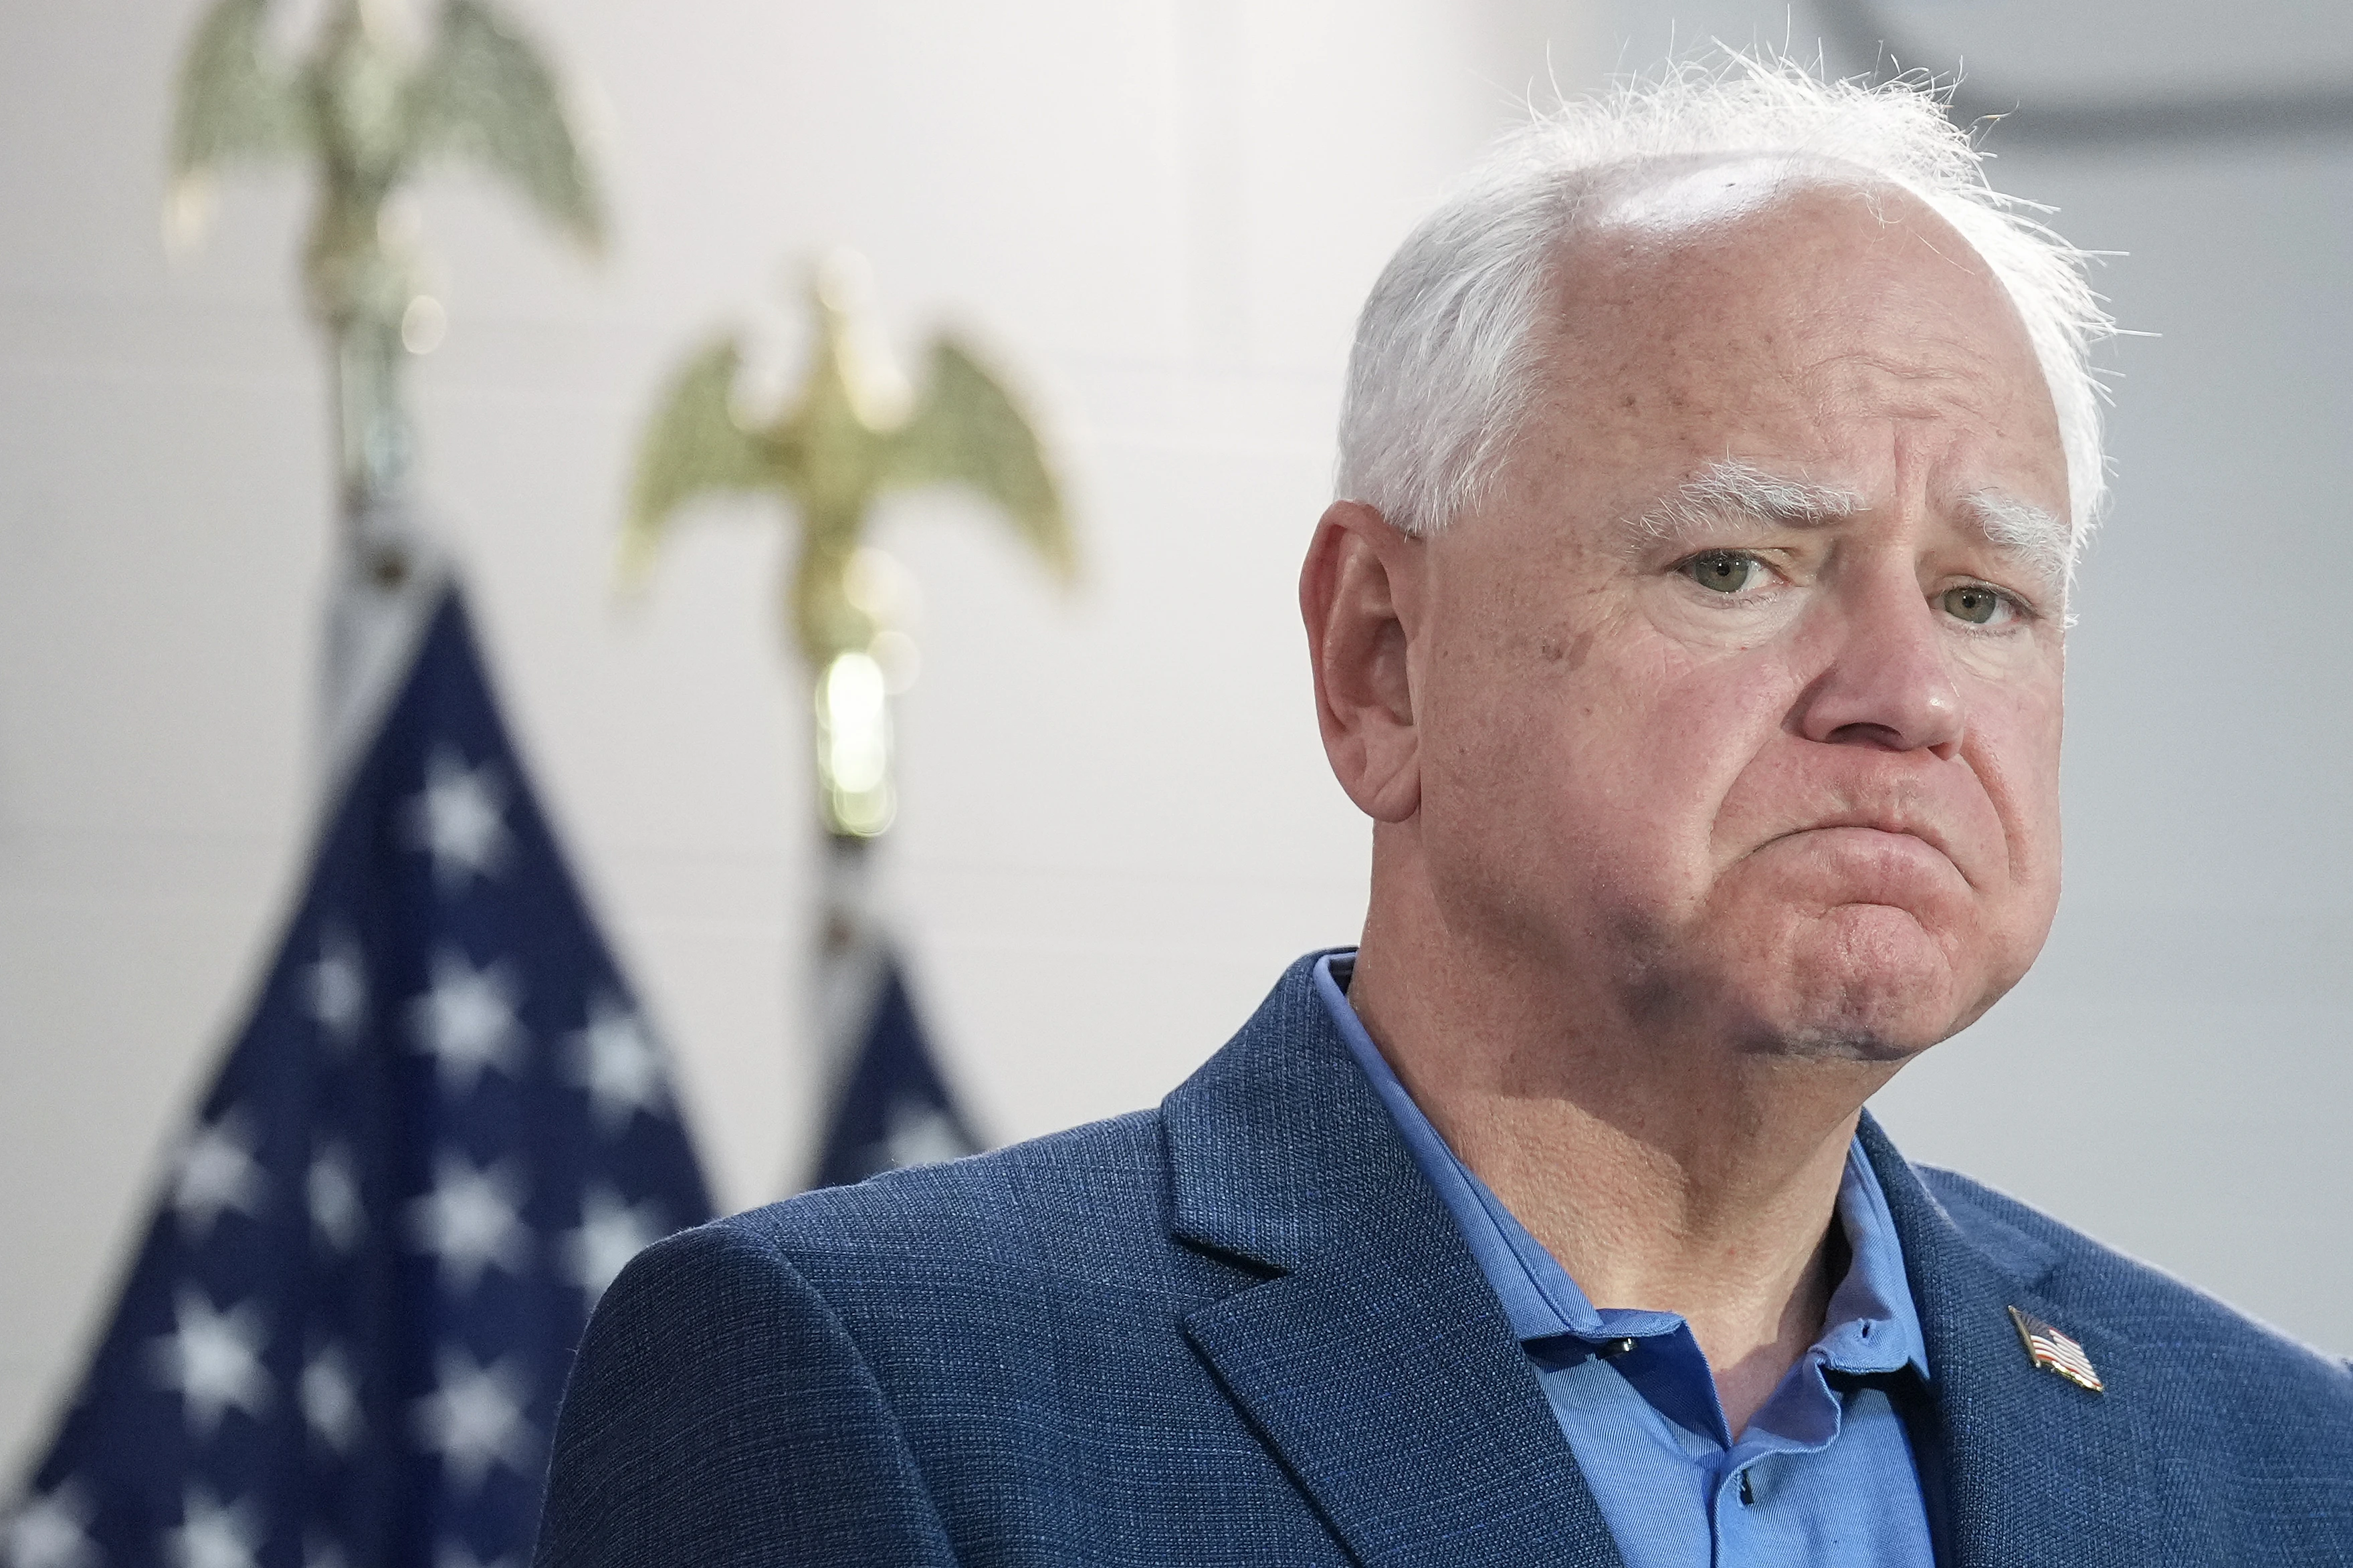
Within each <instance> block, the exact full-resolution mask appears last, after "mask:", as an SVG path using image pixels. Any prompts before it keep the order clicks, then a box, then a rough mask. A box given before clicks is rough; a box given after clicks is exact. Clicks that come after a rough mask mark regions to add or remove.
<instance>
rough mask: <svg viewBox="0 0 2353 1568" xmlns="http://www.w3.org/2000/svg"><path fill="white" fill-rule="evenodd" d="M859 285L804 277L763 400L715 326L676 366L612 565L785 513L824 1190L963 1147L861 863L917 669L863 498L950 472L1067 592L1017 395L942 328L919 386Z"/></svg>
mask: <svg viewBox="0 0 2353 1568" xmlns="http://www.w3.org/2000/svg"><path fill="white" fill-rule="evenodd" d="M808 302H809V307H810V310H811V313H812V315H813V316H814V317H815V325H816V329H817V330H816V331H815V332H814V333H813V334H812V339H813V342H812V350H811V353H810V354H809V363H808V369H807V374H806V376H805V377H804V379H803V382H802V384H801V387H800V389H799V392H798V394H797V395H796V396H795V397H793V398H791V399H790V400H787V401H786V402H784V403H783V404H782V405H780V406H776V407H774V408H766V409H764V408H758V407H754V406H753V405H752V400H751V399H750V398H748V397H747V396H746V392H747V390H748V389H747V388H746V387H745V386H744V385H742V384H739V383H741V382H742V381H743V379H744V378H743V376H742V374H741V373H742V371H743V367H744V346H743V344H742V342H740V341H738V340H737V339H735V338H733V337H732V336H723V337H721V338H719V339H716V340H714V341H712V342H705V343H704V344H702V346H701V347H699V348H698V349H696V350H695V351H694V352H693V353H691V354H690V355H689V356H688V357H687V358H686V359H685V360H684V361H683V362H682V363H681V364H680V366H679V367H678V369H677V370H676V371H674V372H673V373H672V375H671V377H670V384H669V385H668V386H667V387H666V388H665V389H664V391H663V393H662V395H661V396H660V398H659V400H658V401H657V403H656V405H655V408H654V412H653V415H652V417H651V418H650V419H649V421H648V422H647V425H646V429H645V434H644V436H643V437H642V438H641V441H640V443H639V447H638V463H637V469H636V474H635V477H634V479H633V480H632V484H631V491H630V500H629V517H628V529H627V532H626V535H625V538H624V542H623V557H622V566H623V572H624V574H625V575H635V574H641V573H643V572H644V571H645V570H647V569H648V568H649V564H650V563H651V561H652V559H653V557H654V555H655V553H656V552H657V551H658V550H659V546H660V544H661V542H662V541H663V539H664V538H665V537H666V536H667V534H668V531H669V530H670V526H671V524H672V522H673V521H674V520H675V519H676V517H677V516H678V515H679V514H680V513H681V512H682V511H683V510H685V509H686V508H687V507H688V504H689V503H690V502H691V501H693V500H697V499H698V498H700V497H702V496H704V495H707V494H711V493H713V492H719V493H742V492H744V491H754V492H765V493H766V494H769V495H771V496H773V497H775V498H776V500H780V501H782V502H784V503H786V508H787V509H788V510H787V515H788V516H789V517H791V518H792V520H793V521H794V522H795V523H796V524H797V549H795V550H794V551H793V552H791V555H790V562H791V564H790V567H789V575H788V580H787V582H786V587H785V592H784V594H783V595H782V603H783V606H784V610H785V620H786V628H785V629H786V640H787V643H788V646H789V647H791V648H792V649H793V650H794V651H795V652H796V653H797V655H798V660H797V662H798V665H799V674H800V676H801V679H802V680H804V681H806V682H807V686H806V688H805V689H807V692H808V694H809V710H808V712H809V720H810V736H811V752H812V758H811V761H812V763H813V770H812V771H813V778H814V783H815V784H816V795H817V817H818V821H817V826H818V831H819V834H820V838H821V842H822V844H823V846H824V847H823V849H822V850H821V851H820V853H819V857H818V875H817V887H816V889H814V891H815V894H816V898H815V906H816V915H817V922H816V931H817V941H816V943H815V952H814V960H815V976H814V979H815V984H813V985H812V986H811V988H810V989H811V993H812V995H811V1001H810V1005H809V1013H810V1016H811V1018H812V1023H813V1026H814V1034H815V1037H816V1049H815V1052H814V1054H815V1056H816V1058H817V1065H818V1079H819V1082H820V1083H821V1084H822V1086H823V1093H824V1095H825V1098H826V1102H827V1103H828V1105H829V1106H830V1107H831V1110H830V1125H829V1131H828V1136H827V1138H826V1140H825V1149H824V1152H822V1153H821V1155H820V1158H819V1162H818V1181H819V1183H820V1184H826V1183H832V1182H837V1181H842V1180H851V1181H854V1180H857V1179H859V1178H860V1177H861V1176H864V1175H868V1174H871V1173H873V1172H874V1171H877V1170H881V1169H888V1168H890V1167H892V1166H893V1165H902V1164H907V1163H916V1157H917V1156H918V1155H921V1156H922V1157H923V1158H925V1159H933V1158H941V1157H944V1154H945V1153H946V1152H969V1150H970V1148H971V1146H972V1144H973V1139H972V1136H971V1132H970V1130H969V1127H968V1125H967V1124H966V1123H965V1120H964V1118H963V1117H962V1116H961V1114H960V1113H958V1112H957V1111H956V1110H955V1108H954V1106H953V1105H952V1104H951V1103H950V1101H949V1099H948V1096H947V1093H946V1090H945V1087H944V1083H943V1081H942V1079H941V1076H940V1074H939V1072H938V1070H937V1068H936V1066H935V1065H934V1063H933V1061H932V1059H931V1053H930V1050H929V1047H928V1046H927V1045H926V1044H925V1043H924V1041H923V1035H922V1032H921V1030H920V1027H919V1026H918V1025H917V1024H916V1022H915V1018H914V1015H913V1005H912V1003H911V1002H910V1000H909V998H908V995H907V986H906V982H905V976H904V975H903V974H902V973H901V971H900V968H899V965H898V963H897V961H896V959H895V957H894V955H893V953H892V945H891V942H890V940H889V937H888V932H887V925H888V922H887V921H884V920H883V919H882V917H881V913H880V912H879V911H878V910H877V909H876V907H875V905H876V899H877V888H876V881H877V879H876V873H875V861H876V858H877V856H878V852H879V847H880V843H881V839H882V838H883V837H884V836H885V835H886V834H887V833H888V832H889V831H890V828H891V825H892V821H893V820H894V818H895V817H896V816H897V813H898V808H899V796H898V792H897V784H896V780H895V778H894V776H893V754H892V753H893V750H894V742H893V736H892V706H891V705H892V697H893V695H894V694H895V693H896V692H898V691H900V690H902V689H904V688H905V686H906V685H907V683H908V682H909V681H910V680H912V679H913V671H914V663H915V647H914V642H913V637H912V636H911V635H910V632H909V625H910V623H911V621H912V618H913V617H912V616H911V615H910V614H909V611H908V600H909V599H910V597H911V596H912V595H911V589H910V585H909V584H908V583H907V581H906V575H905V574H904V573H903V572H902V571H901V570H900V569H899V568H898V567H897V566H896V565H895V564H894V563H892V561H891V559H890V558H889V557H888V556H886V555H884V554H882V553H881V552H880V551H878V550H876V549H874V548H873V547H872V546H871V545H870V544H868V543H867V542H866V534H867V531H868V527H869V524H870V522H871V519H872V516H873V512H874V510H875V506H876V503H877V502H878V501H880V500H881V499H882V497H883V496H885V495H886V494H888V493H889V492H891V491H892V490H896V489H912V488H918V487H923V486H927V485H937V484H954V485H959V486H962V487H964V488H965V489H967V490H969V491H972V492H975V493H976V495H977V496H978V497H979V499H981V500H984V501H987V502H988V503H989V504H990V506H991V507H992V509H993V510H996V511H997V512H998V513H999V514H1001V515H1002V516H1003V517H1004V519H1005V520H1006V521H1008V522H1010V523H1011V524H1012V527H1013V530H1014V531H1015V533H1016V535H1017V536H1018V538H1019V540H1020V541H1021V542H1022V543H1023V544H1025V545H1026V546H1027V547H1028V548H1029V550H1030V552H1032V553H1033V554H1035V555H1036V556H1037V557H1038V558H1039V560H1040V561H1041V562H1042V563H1044V564H1045V565H1046V566H1047V567H1048V569H1049V570H1050V571H1051V572H1053V573H1054V574H1056V575H1057V576H1058V577H1059V578H1060V579H1061V580H1062V581H1063V582H1064V583H1067V582H1068V581H1069V580H1070V578H1071V574H1072V570H1073V567H1074V565H1075V560H1076V550H1075V543H1074V541H1073V538H1072V535H1071V527H1070V522H1069V519H1068V518H1067V516H1066V515H1065V514H1064V512H1063V510H1062V503H1061V498H1060V486H1059V484H1058V483H1057V481H1056V480H1055V479H1054V477H1053V473H1052V470H1051V468H1050V465H1049V464H1048V461H1047V458H1046V453H1045V449H1044V446H1043V444H1042V442H1041V440H1040V438H1039V435H1038V432H1037V430H1036V427H1035V426H1034V424H1033V422H1032V421H1031V420H1030V418H1029V416H1028V415H1027V414H1025V413H1024V411H1023V409H1022V407H1021V405H1020V403H1019V401H1018V399H1017V398H1016V397H1015V396H1014V395H1012V394H1011V393H1010V392H1009V391H1008V389H1007V387H1006V385H1005V384H1004V383H1003V382H1002V380H1001V379H1000V378H999V377H998V376H997V374H995V373H994V372H993V371H992V370H991V369H989V368H987V365H986V364H985V363H984V361H983V360H982V359H981V357H980V356H978V355H976V354H975V353H973V352H972V351H971V350H970V349H969V348H967V347H966V346H965V344H963V343H962V342H958V341H957V340H956V339H955V338H954V337H952V336H949V335H946V334H941V335H938V336H935V337H934V339H933V341H932V343H931V350H930V354H929V363H928V364H927V367H926V369H927V374H926V376H925V378H924V380H923V384H921V385H918V384H915V383H914V382H913V381H912V380H911V379H910V378H909V377H908V376H906V375H905V374H902V372H901V371H900V369H899V367H898V366H897V364H896V363H893V360H892V356H891V354H890V353H888V352H887V351H886V348H885V346H884V344H883V342H882V341H881V334H880V333H879V332H878V331H877V330H876V328H875V326H874V323H873V320H872V316H871V311H870V305H871V274H870V272H869V269H868V268H867V266H866V263H865V260H864V258H861V257H860V256H858V255H857V253H855V252H854V251H849V250H841V249H837V250H834V251H831V252H828V254H826V255H825V256H824V257H822V258H819V259H818V261H817V263H816V264H815V265H814V266H813V267H811V268H810V269H809V274H808Z"/></svg>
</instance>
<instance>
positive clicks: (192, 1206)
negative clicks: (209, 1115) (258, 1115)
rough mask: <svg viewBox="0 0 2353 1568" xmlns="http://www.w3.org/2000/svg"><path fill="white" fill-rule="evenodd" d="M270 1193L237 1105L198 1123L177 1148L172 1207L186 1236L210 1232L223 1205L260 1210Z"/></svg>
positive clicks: (249, 1211) (197, 1237) (241, 1210)
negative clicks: (205, 1122)
mask: <svg viewBox="0 0 2353 1568" xmlns="http://www.w3.org/2000/svg"><path fill="white" fill-rule="evenodd" d="M268 1195H269V1191H268V1188H267V1187H266V1186H265V1185H264V1184H263V1181H262V1174H261V1167H260V1166H259V1165H258V1164H256V1163H254V1160H253V1136H252V1133H251V1131H250V1129H249V1128H248V1123H247V1120H246V1116H245V1112H244V1110H242V1109H241V1108H239V1107H234V1106H233V1107H231V1108H230V1109H229V1110H226V1111H224V1112H223V1113H222V1114H221V1118H220V1120H219V1121H216V1122H214V1123H213V1124H212V1125H211V1126H209V1127H200V1128H198V1129H197V1130H196V1131H195V1136H194V1137H192V1138H190V1139H189V1140H188V1142H187V1144H186V1146H185V1148H183V1149H182V1150H181V1151H180V1158H179V1162H178V1168H177V1169H176V1170H174V1173H173V1174H172V1208H173V1211H174V1213H176V1214H177V1215H179V1216H180V1231H181V1234H182V1235H183V1236H185V1237H187V1238H188V1239H189V1240H191V1241H202V1240H204V1239H205V1238H206V1237H208V1236H210V1235H211V1234H212V1230H213V1226H214V1223H215V1222H216V1221H217V1220H218V1219H219V1218H220V1216H221V1211H223V1210H224V1209H235V1210H237V1212H238V1213H239V1214H243V1215H258V1214H259V1213H260V1212H261V1208H262V1203H263V1201H264V1199H265V1198H267V1197H268Z"/></svg>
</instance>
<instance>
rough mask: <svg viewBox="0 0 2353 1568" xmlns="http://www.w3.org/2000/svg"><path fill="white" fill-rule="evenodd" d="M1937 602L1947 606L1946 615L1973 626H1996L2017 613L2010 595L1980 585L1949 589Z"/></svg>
mask: <svg viewBox="0 0 2353 1568" xmlns="http://www.w3.org/2000/svg"><path fill="white" fill-rule="evenodd" d="M1936 601H1937V603H1939V604H1941V605H1944V606H1945V614H1947V615H1948V616H1952V617H1953V618H1954V619H1955V620H1957V621H1967V622H1968V624H1969V625H1971V626H1994V625H1997V624H1999V623H2000V622H2003V621H2006V620H2008V619H2010V616H2013V615H2015V614H2016V613H2017V609H2016V606H2014V605H2011V604H2010V596H2009V595H2006V594H2003V593H2001V592H2000V591H1999V590H1997V589H1993V588H1989V587H1986V586H1985V585H1984V584H1978V583H1967V584H1962V585H1961V586H1960V587H1957V588H1947V589H1946V590H1945V591H1944V592H1943V593H1942V594H1939V595H1936Z"/></svg>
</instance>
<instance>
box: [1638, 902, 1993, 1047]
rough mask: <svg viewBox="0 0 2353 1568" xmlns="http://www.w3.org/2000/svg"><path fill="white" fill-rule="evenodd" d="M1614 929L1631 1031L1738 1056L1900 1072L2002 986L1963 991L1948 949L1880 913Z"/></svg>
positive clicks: (1909, 920)
mask: <svg viewBox="0 0 2353 1568" xmlns="http://www.w3.org/2000/svg"><path fill="white" fill-rule="evenodd" d="M1616 923H1617V928H1618V929H1617V934H1618V936H1619V937H1620V941H1621V942H1622V944H1623V945H1622V948H1621V951H1622V952H1625V953H1626V954H1627V955H1628V961H1627V962H1626V963H1625V964H1624V966H1623V970H1622V982H1621V984H1620V995H1621V997H1622V999H1623V1002H1624V1005H1625V1006H1626V1008H1627V1011H1628V1013H1629V1016H1630V1017H1631V1019H1632V1020H1633V1021H1634V1022H1635V1024H1636V1025H1637V1026H1638V1027H1640V1028H1642V1029H1643V1030H1645V1031H1646V1032H1653V1033H1655V1034H1656V1035H1658V1036H1659V1037H1662V1038H1666V1037H1686V1038H1689V1039H1692V1040H1694V1042H1712V1043H1714V1044H1715V1045H1716V1046H1717V1047H1720V1048H1725V1049H1728V1050H1730V1051H1732V1052H1734V1053H1736V1054H1737V1055H1739V1056H1741V1057H1744V1058H1780V1059H1785V1060H1788V1061H1792V1062H1848V1063H1872V1064H1880V1065H1890V1066H1892V1065H1900V1064H1901V1063H1903V1062H1905V1061H1906V1060H1908V1059H1909V1058H1912V1057H1915V1056H1916V1055H1918V1054H1919V1053H1920V1052H1922V1051H1924V1050H1926V1049H1927V1048H1928V1047H1930V1046H1933V1045H1936V1043H1937V1042H1939V1041H1941V1040H1944V1039H1946V1038H1948V1037H1951V1036H1952V1035H1954V1034H1956V1033H1957V1032H1959V1031H1960V1030H1961V1029H1963V1028H1965V1027H1967V1026H1968V1025H1969V1024H1970V1023H1972V1022H1974V1021H1975V1020H1976V1019H1977V1018H1978V1016H1980V1015H1981V1014H1983V1013H1984V1011H1985V1010H1986V1009H1987V1008H1988V1007H1989V1006H1991V1005H1993V1003H1994V1002H1995V1001H1996V1000H1998V999H1999V998H2000V995H2001V994H2002V993H2003V992H2006V991H2007V990H2008V989H2009V988H2010V984H2011V983H2012V981H2011V980H2004V981H2003V982H2002V983H2001V984H1999V985H1997V986H1992V987H1987V986H1983V985H1978V984H1972V983H1971V981H1970V980H1969V979H1968V977H1966V976H1964V975H1962V974H1961V973H1957V968H1956V964H1955V962H1954V960H1955V953H1954V952H1953V951H1952V948H1953V946H1954V944H1953V943H1951V942H1946V941H1940V940H1938V938H1937V935H1936V933H1934V932H1933V931H1930V929H1929V928H1927V927H1926V925H1924V924H1923V923H1922V922H1921V921H1919V920H1918V919H1917V917H1916V916H1915V915H1913V914H1912V913H1911V912H1910V911H1907V910H1897V909H1894V908H1890V907H1886V906H1869V907H1841V908H1838V909H1832V910H1819V911H1810V912H1804V913H1801V912H1799V911H1795V910H1791V911H1785V912H1784V913H1783V915H1782V918H1781V919H1779V920H1778V921H1766V922H1756V921H1750V922H1744V923H1742V924H1739V925H1732V924H1726V925H1724V926H1718V927H1715V928H1714V929H1711V927H1710V926H1709V925H1708V924H1706V923H1703V924H1701V925H1699V926H1698V927H1697V928H1696V929H1692V930H1686V931H1681V932H1671V931H1669V930H1668V929H1667V928H1666V927H1665V926H1664V925H1663V923H1662V922H1659V921H1651V920H1639V919H1626V920H1621V921H1618V922H1616ZM2014 978H2015V977H2012V980H2014Z"/></svg>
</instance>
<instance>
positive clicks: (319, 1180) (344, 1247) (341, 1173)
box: [304, 1143, 367, 1252]
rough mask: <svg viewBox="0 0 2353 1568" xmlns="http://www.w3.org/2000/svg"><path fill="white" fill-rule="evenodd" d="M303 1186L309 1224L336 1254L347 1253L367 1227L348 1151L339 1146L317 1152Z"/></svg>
mask: <svg viewBox="0 0 2353 1568" xmlns="http://www.w3.org/2000/svg"><path fill="white" fill-rule="evenodd" d="M304 1185H305V1187H306V1188H307V1189H308V1193H309V1196H310V1199H311V1224H313V1225H315V1226H318V1227H319V1234H320V1235H321V1236H323V1237H326V1238H327V1242H328V1245H329V1246H331V1247H333V1248H334V1249H335V1250H336V1251H337V1252H349V1251H350V1250H351V1249H352V1247H353V1244H354V1243H356V1242H357V1241H358V1240H359V1238H360V1232H361V1231H362V1230H364V1229H365V1228H366V1226H367V1211H366V1209H365V1208H364V1207H363V1206H362V1205H361V1203H360V1181H359V1176H358V1175H357V1174H356V1173H354V1172H353V1170H352V1156H351V1151H349V1150H348V1149H345V1148H344V1147H343V1145H342V1144H340V1143H330V1144H328V1145H327V1146H326V1147H325V1148H323V1149H322V1150H320V1151H319V1152H318V1153H317V1154H315V1155H313V1156H312V1157H311V1174H310V1178H309V1180H308V1181H307V1182H306V1183H305V1184H304Z"/></svg>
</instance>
